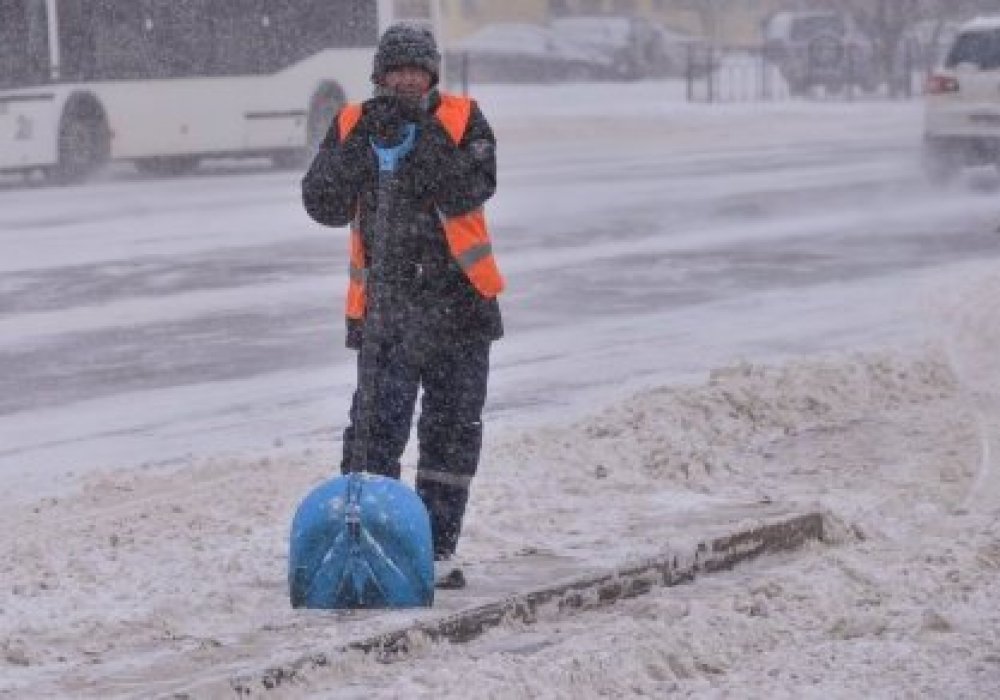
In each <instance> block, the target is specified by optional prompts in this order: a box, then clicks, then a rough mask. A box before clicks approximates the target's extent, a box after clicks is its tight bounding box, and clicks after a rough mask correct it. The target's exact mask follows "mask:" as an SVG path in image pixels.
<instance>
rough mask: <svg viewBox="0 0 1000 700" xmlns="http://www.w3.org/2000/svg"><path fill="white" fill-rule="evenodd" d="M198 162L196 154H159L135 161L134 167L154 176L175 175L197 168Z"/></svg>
mask: <svg viewBox="0 0 1000 700" xmlns="http://www.w3.org/2000/svg"><path fill="white" fill-rule="evenodd" d="M199 162H200V159H199V158H198V157H197V156H160V157H158V158H142V159H141V160H137V161H135V169H136V170H138V171H139V172H140V173H142V174H144V175H152V176H154V177H177V176H179V175H186V174H187V173H189V172H191V171H192V170H194V169H195V168H197V167H198V164H199Z"/></svg>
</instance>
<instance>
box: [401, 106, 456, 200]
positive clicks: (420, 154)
mask: <svg viewBox="0 0 1000 700" xmlns="http://www.w3.org/2000/svg"><path fill="white" fill-rule="evenodd" d="M460 157H461V153H460V151H459V149H458V147H457V146H456V145H455V142H454V141H452V139H451V137H450V136H449V135H448V133H447V132H446V131H445V130H444V127H443V126H442V125H441V123H440V122H438V121H437V120H436V119H426V120H425V121H424V122H423V123H422V124H421V126H420V138H418V139H417V143H416V146H414V148H413V153H412V155H411V156H410V162H411V163H412V170H413V173H414V189H415V190H416V191H415V192H414V194H415V195H416V196H417V198H418V199H429V200H436V199H438V198H439V196H440V191H441V190H442V189H443V188H445V187H447V186H448V183H449V182H450V178H451V177H454V176H456V175H458V173H459V171H460V170H461V168H460V167H459V166H460V162H459V160H458V159H459V158H460Z"/></svg>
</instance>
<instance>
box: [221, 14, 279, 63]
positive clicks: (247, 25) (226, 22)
mask: <svg viewBox="0 0 1000 700" xmlns="http://www.w3.org/2000/svg"><path fill="white" fill-rule="evenodd" d="M269 6H270V3H268V2H265V1H264V0H217V2H213V3H211V4H210V9H211V12H212V32H213V35H214V45H215V57H214V59H215V60H214V64H215V65H214V68H215V70H214V72H215V74H217V75H249V74H254V73H266V72H268V71H269V69H270V68H271V64H272V63H273V60H272V58H271V57H272V55H273V53H274V34H273V31H272V28H271V12H270V7H269Z"/></svg>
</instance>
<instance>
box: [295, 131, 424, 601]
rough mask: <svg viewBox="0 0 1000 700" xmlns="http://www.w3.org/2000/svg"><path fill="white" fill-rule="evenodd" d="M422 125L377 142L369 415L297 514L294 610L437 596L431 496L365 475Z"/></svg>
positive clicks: (363, 368)
mask: <svg viewBox="0 0 1000 700" xmlns="http://www.w3.org/2000/svg"><path fill="white" fill-rule="evenodd" d="M416 131H417V130H416V126H415V125H413V124H406V125H404V127H403V130H402V140H401V141H400V143H399V144H398V145H396V146H391V147H386V146H382V145H379V144H376V143H375V142H374V141H372V147H373V148H374V149H375V154H376V156H377V158H378V164H379V197H378V202H379V207H378V211H377V215H376V225H375V242H374V250H373V255H372V266H371V270H370V271H369V275H368V279H367V280H366V287H367V293H366V300H367V303H368V310H367V319H366V320H365V326H364V333H363V341H362V345H361V358H360V362H359V373H360V376H359V380H360V381H359V383H358V384H359V389H360V392H359V400H360V404H361V405H360V409H361V410H360V415H359V421H358V425H357V427H356V436H355V443H354V454H353V455H352V459H351V473H349V474H345V475H343V476H339V477H336V478H334V479H330V480H329V481H327V482H325V483H324V484H321V485H320V486H319V487H317V488H316V489H314V490H313V491H312V493H310V494H309V495H308V496H306V498H305V500H303V501H302V503H301V504H300V505H299V508H298V510H297V511H296V513H295V518H294V520H293V521H292V533H291V541H290V547H289V557H288V586H289V595H290V598H291V603H292V607H296V608H303V607H304V608H318V609H324V610H340V609H357V608H412V607H424V606H430V605H432V604H433V602H434V551H433V543H432V539H431V526H430V517H429V516H428V515H427V509H426V507H425V506H424V503H423V501H422V500H421V499H420V496H418V495H417V494H416V493H415V492H414V491H413V490H412V489H411V488H410V487H408V486H407V485H406V484H404V483H403V482H401V481H399V480H398V479H393V478H390V477H385V476H377V475H373V474H364V473H361V472H362V470H363V469H364V468H365V466H366V465H367V459H368V441H369V438H370V433H371V430H370V426H371V416H372V414H373V411H374V398H375V382H376V380H377V379H378V376H377V375H378V367H377V358H376V353H377V352H378V339H379V337H381V335H382V330H383V320H382V318H383V317H382V309H381V307H382V300H383V299H384V297H385V294H384V292H383V289H384V285H385V280H384V279H383V277H384V275H383V273H382V262H383V261H384V260H385V243H386V238H387V236H388V235H389V234H390V226H389V219H388V210H389V207H388V202H389V201H390V200H391V198H392V196H393V185H394V181H395V178H393V177H392V176H393V174H394V173H395V171H396V167H397V166H398V165H399V161H400V160H401V159H402V158H403V157H404V156H405V155H406V154H407V153H408V152H409V151H410V150H411V149H412V148H413V144H414V142H415V141H416Z"/></svg>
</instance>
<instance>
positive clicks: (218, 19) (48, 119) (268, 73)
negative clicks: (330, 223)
mask: <svg viewBox="0 0 1000 700" xmlns="http://www.w3.org/2000/svg"><path fill="white" fill-rule="evenodd" d="M437 5H438V3H436V2H434V1H433V0H407V2H405V3H403V2H399V1H397V2H390V1H389V0H364V1H361V0H358V1H357V2H328V1H327V0H286V1H284V2H281V3H267V2H262V1H261V0H186V1H185V2H176V1H174V0H144V1H143V2H137V1H136V0H59V1H58V2H55V1H54V0H0V171H12V170H13V171H30V170H37V169H42V170H44V172H46V173H47V175H49V176H50V177H51V178H52V179H54V180H57V181H63V182H71V181H77V180H81V179H84V178H85V177H86V176H88V175H89V174H90V173H92V172H93V171H95V170H96V169H98V168H99V167H101V166H102V165H103V164H104V163H106V162H108V161H112V160H119V161H121V160H124V161H131V162H133V163H135V164H136V166H137V167H139V168H140V169H142V170H146V171H151V172H156V173H179V172H182V171H184V170H188V169H190V168H193V167H195V166H196V165H197V164H198V162H199V160H200V159H202V158H204V157H214V156H226V157H228V156H244V155H258V156H260V155H263V156H270V157H272V158H273V159H275V160H276V161H277V162H279V163H287V164H298V163H300V162H302V161H303V160H304V159H305V158H306V157H308V155H309V153H310V151H311V150H313V149H314V148H315V146H316V144H318V143H319V141H320V139H321V138H322V136H323V134H325V132H326V130H327V128H328V127H329V125H330V123H331V122H332V120H333V117H334V114H335V113H336V111H337V109H339V107H340V106H341V105H342V104H343V103H344V101H345V100H347V99H359V98H362V97H363V96H364V95H365V94H367V93H368V92H369V90H370V84H369V80H368V75H369V74H370V72H371V56H372V51H373V49H374V47H375V45H376V43H377V41H378V36H379V32H380V31H381V29H383V28H384V27H385V26H387V25H388V23H389V22H391V21H393V20H396V19H406V20H407V21H413V22H416V23H422V24H425V25H429V26H432V27H433V26H435V25H436V23H437V22H438V21H439V18H438V16H437V9H436V8H437Z"/></svg>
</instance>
